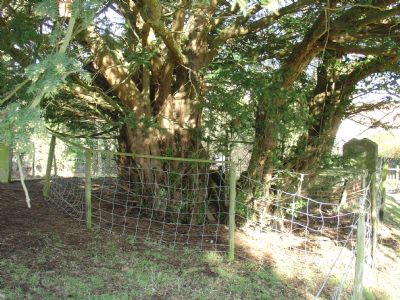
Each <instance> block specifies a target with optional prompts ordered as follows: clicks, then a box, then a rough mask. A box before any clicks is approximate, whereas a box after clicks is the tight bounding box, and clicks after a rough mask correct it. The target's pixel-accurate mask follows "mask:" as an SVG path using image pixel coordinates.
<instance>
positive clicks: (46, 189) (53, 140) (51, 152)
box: [43, 135, 56, 198]
mask: <svg viewBox="0 0 400 300" xmlns="http://www.w3.org/2000/svg"><path fill="white" fill-rule="evenodd" d="M55 147H56V136H55V135H52V136H51V140H50V148H49V155H48V158H47V166H46V177H45V179H44V187H43V197H44V198H48V197H49V192H50V177H51V167H52V165H53V158H54V149H55Z"/></svg>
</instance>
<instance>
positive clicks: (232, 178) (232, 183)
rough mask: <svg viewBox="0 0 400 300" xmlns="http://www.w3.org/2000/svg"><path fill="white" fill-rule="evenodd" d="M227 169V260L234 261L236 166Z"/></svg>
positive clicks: (231, 164) (231, 163)
mask: <svg viewBox="0 0 400 300" xmlns="http://www.w3.org/2000/svg"><path fill="white" fill-rule="evenodd" d="M229 166H230V168H229V255H228V258H229V260H231V261H232V260H234V259H235V211H236V207H235V206H236V166H235V164H234V163H233V162H230V165H229Z"/></svg>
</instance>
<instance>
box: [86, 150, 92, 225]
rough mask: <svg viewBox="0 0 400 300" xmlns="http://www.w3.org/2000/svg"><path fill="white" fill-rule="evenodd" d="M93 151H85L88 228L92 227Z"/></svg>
mask: <svg viewBox="0 0 400 300" xmlns="http://www.w3.org/2000/svg"><path fill="white" fill-rule="evenodd" d="M92 155H93V154H92V152H91V151H89V150H86V152H85V202H86V228H87V229H92Z"/></svg>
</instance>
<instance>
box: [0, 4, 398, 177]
mask: <svg viewBox="0 0 400 300" xmlns="http://www.w3.org/2000/svg"><path fill="white" fill-rule="evenodd" d="M399 14H400V5H399V4H398V3H397V2H396V1H380V0H371V1H365V0H362V1H361V0H359V1H337V0H328V1H310V0H298V1H265V0H259V1H252V0H251V1H220V0H209V1H205V0H204V1H203V0H197V1H188V0H181V1H159V0H148V1H139V0H137V1H136V0H110V1H98V0H86V1H84V0H79V1H73V2H72V3H70V2H69V1H53V0H44V1H26V0H20V1H10V0H3V1H2V2H1V14H0V38H1V44H0V51H1V53H2V59H1V69H0V71H1V73H0V74H1V76H2V79H4V80H3V81H4V86H3V87H2V94H3V96H2V98H1V100H0V101H1V102H0V105H6V104H8V103H10V102H12V101H15V100H19V101H21V100H23V101H22V102H23V106H25V107H30V108H33V107H40V108H41V109H42V111H43V115H44V117H45V118H46V120H47V121H48V123H49V126H51V128H52V129H53V130H58V131H66V130H69V131H71V130H73V131H74V132H75V134H77V135H83V136H99V135H106V136H110V137H117V138H118V141H119V146H120V149H121V150H122V151H128V152H136V153H142V154H153V155H173V156H180V157H194V156H202V157H204V156H207V155H208V154H207V151H206V149H204V146H203V144H202V143H201V141H202V140H203V139H204V132H205V130H204V123H203V120H204V118H205V117H207V116H206V115H205V114H208V116H209V115H210V114H211V115H212V114H213V113H215V112H214V111H213V109H215V107H218V105H215V103H214V105H211V106H209V107H208V108H207V109H205V107H206V106H207V105H205V103H209V99H210V97H211V95H212V93H213V91H214V89H216V88H217V87H218V86H219V87H221V84H219V83H218V82H216V78H221V77H218V76H213V75H215V72H216V70H218V66H229V67H230V68H231V69H232V73H235V70H234V69H235V68H242V69H243V70H245V71H246V72H247V73H246V72H245V73H246V74H247V75H248V74H249V73H248V71H249V70H254V69H257V72H255V73H253V74H257V76H255V77H250V78H249V80H250V81H253V82H252V83H251V87H252V88H256V89H257V91H258V92H257V93H256V94H254V93H252V92H251V91H250V92H249V89H246V88H244V86H242V85H241V84H240V83H241V82H242V81H243V79H244V78H237V81H236V82H233V84H232V85H231V86H230V87H227V89H231V90H232V88H234V87H236V88H237V94H238V95H242V96H246V95H247V96H248V95H249V93H250V94H251V99H250V101H249V103H251V107H250V113H248V114H245V117H246V124H247V125H246V127H249V126H251V127H252V129H253V133H254V141H255V143H254V147H253V151H252V156H251V160H250V166H249V173H250V175H251V176H253V177H256V178H261V179H263V178H264V179H265V178H267V177H268V176H270V174H271V170H272V169H273V168H274V167H275V166H276V165H277V163H276V162H277V161H278V160H282V153H283V152H282V151H284V150H282V151H280V152H279V151H277V149H281V148H282V147H281V146H282V140H285V139H286V138H287V137H288V136H289V135H287V134H286V135H285V134H283V133H282V132H284V130H282V128H284V127H285V125H287V124H288V123H290V122H289V121H288V114H287V112H288V109H289V108H290V110H291V111H292V113H293V111H294V112H295V111H296V110H299V111H302V112H306V114H307V116H306V117H304V118H297V117H296V116H294V117H293V116H290V118H291V119H292V120H293V119H294V120H296V121H299V122H300V121H301V122H303V121H304V122H303V125H299V126H300V127H301V128H302V129H301V130H302V131H301V134H300V135H301V138H300V139H299V141H298V142H296V143H295V144H296V147H297V150H294V151H293V152H292V153H294V154H296V153H297V158H301V155H300V154H299V153H301V154H302V155H303V157H304V160H308V161H307V162H305V161H300V162H299V161H295V162H293V161H292V162H288V165H289V166H291V167H293V166H295V167H297V168H302V167H306V166H307V165H310V164H312V163H313V161H312V159H313V158H314V157H316V156H314V154H315V153H316V152H318V151H319V152H326V151H327V150H326V149H328V148H329V147H328V146H327V145H329V143H330V142H329V143H325V142H324V140H325V139H326V138H327V137H328V138H329V141H330V140H331V139H332V136H333V135H334V133H335V130H337V126H338V125H337V124H338V123H340V120H342V118H343V117H344V116H346V113H347V111H348V108H349V107H350V105H351V101H349V99H351V97H350V96H351V95H352V94H353V93H354V91H355V89H356V86H357V84H358V83H359V82H360V81H362V80H364V79H366V78H367V77H368V76H370V75H373V74H376V73H380V72H381V73H382V72H398V64H399V61H398V55H399V51H398V44H399V43H398V39H399ZM5 41H6V42H5ZM231 56H232V57H234V58H235V59H234V60H232V61H229V58H230V57H231ZM237 56H239V57H243V58H245V60H243V61H242V60H237V59H236V58H237ZM335 60H336V62H338V63H337V64H335ZM235 63H238V64H237V66H235ZM313 64H317V65H318V66H319V67H318V70H319V71H318V72H317V73H316V75H315V74H314V75H315V76H314V75H310V67H311V66H312V65H313ZM332 65H333V66H337V65H341V66H342V69H341V70H340V71H332V70H334V68H333V67H332ZM247 75H246V76H247ZM229 76H230V75H229V74H227V75H226V76H225V77H224V78H228V77H229ZM224 78H222V80H224ZM307 93H308V94H307ZM307 95H309V96H308V97H307ZM253 96H254V97H253ZM300 96H301V99H300ZM229 100H230V99H224V101H225V102H224V103H226V105H227V106H228V107H229V105H230V104H229ZM235 103H236V102H235ZM235 103H234V99H232V107H231V109H232V108H233V109H234V110H235V109H236V110H238V109H240V106H237V105H236V104H235ZM243 109H246V108H243ZM358 109H360V110H361V108H358ZM237 114H238V115H240V114H241V112H239V111H238V112H237ZM231 115H233V117H232V120H230V121H229V123H227V124H228V125H229V126H231V127H232V128H235V130H238V131H239V130H240V127H241V126H245V125H244V124H243V123H242V124H241V123H240V122H237V118H235V117H234V115H235V112H232V111H231ZM331 116H333V117H331ZM293 124H294V123H293ZM324 147H325V148H324ZM279 153H280V154H279ZM304 153H305V154H304ZM280 156H281V157H280Z"/></svg>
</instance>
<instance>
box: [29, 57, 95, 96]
mask: <svg viewBox="0 0 400 300" xmlns="http://www.w3.org/2000/svg"><path fill="white" fill-rule="evenodd" d="M74 73H81V74H83V75H84V76H82V78H84V79H89V78H90V77H88V76H85V75H87V73H85V72H84V71H83V70H82V68H81V66H80V63H79V62H78V61H77V60H75V59H72V58H69V57H67V55H65V54H63V53H56V54H52V55H49V56H47V57H46V58H45V59H44V60H42V61H41V62H39V63H35V64H33V65H30V66H28V67H27V68H26V76H27V77H28V78H29V79H30V80H31V81H32V84H31V85H30V87H29V89H28V93H31V94H37V93H39V92H44V96H45V97H51V96H54V95H56V94H57V93H58V91H59V88H60V86H61V85H62V84H64V83H65V78H66V77H67V76H68V75H69V74H74Z"/></svg>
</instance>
